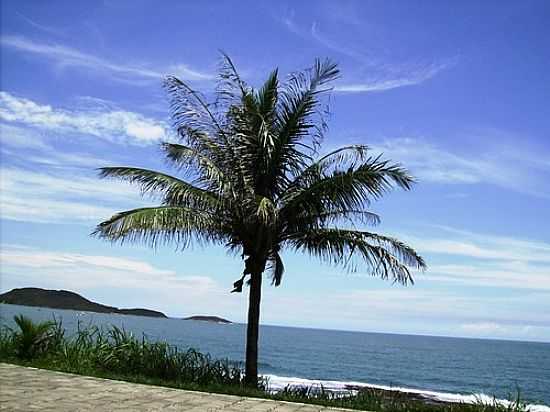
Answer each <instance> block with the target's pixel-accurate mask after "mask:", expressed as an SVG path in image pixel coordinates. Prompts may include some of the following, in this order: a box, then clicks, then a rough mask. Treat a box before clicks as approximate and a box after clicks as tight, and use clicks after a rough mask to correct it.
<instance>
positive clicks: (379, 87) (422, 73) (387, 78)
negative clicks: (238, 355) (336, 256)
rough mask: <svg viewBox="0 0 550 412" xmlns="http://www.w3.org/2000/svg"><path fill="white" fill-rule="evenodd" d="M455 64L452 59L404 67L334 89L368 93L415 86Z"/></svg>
mask: <svg viewBox="0 0 550 412" xmlns="http://www.w3.org/2000/svg"><path fill="white" fill-rule="evenodd" d="M454 64H455V63H454V61H450V62H445V63H437V64H428V65H425V66H421V67H419V68H414V67H406V68H405V67H404V68H401V69H400V70H399V71H400V72H401V73H394V74H384V75H378V76H377V77H371V78H365V79H362V80H361V81H359V82H356V83H343V84H338V85H336V86H335V87H334V91H336V92H341V93H368V92H381V91H385V90H391V89H397V88H399V87H404V86H414V85H418V84H421V83H424V82H425V81H427V80H429V79H431V78H432V77H434V76H436V75H437V74H438V73H439V72H441V71H442V70H445V69H447V68H449V67H451V66H453V65H454ZM394 71H395V70H394Z"/></svg>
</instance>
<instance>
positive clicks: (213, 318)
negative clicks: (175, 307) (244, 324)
mask: <svg viewBox="0 0 550 412" xmlns="http://www.w3.org/2000/svg"><path fill="white" fill-rule="evenodd" d="M183 320H200V321H202V322H212V323H224V324H227V323H233V322H231V321H230V320H227V319H224V318H220V317H218V316H206V315H195V316H189V317H188V318H183Z"/></svg>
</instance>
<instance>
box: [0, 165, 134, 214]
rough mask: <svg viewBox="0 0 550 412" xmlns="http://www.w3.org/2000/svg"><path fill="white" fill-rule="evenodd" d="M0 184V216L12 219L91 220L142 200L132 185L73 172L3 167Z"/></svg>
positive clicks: (131, 206)
mask: <svg viewBox="0 0 550 412" xmlns="http://www.w3.org/2000/svg"><path fill="white" fill-rule="evenodd" d="M0 188H1V192H2V193H1V194H0V209H1V211H2V218H3V219H9V220H16V221H27V222H39V223H85V224H93V223H97V222H99V221H100V220H101V219H106V218H108V217H109V216H111V215H112V214H114V213H115V212H116V211H120V210H124V209H130V208H134V207H139V206H143V205H144V204H145V203H144V201H143V200H142V199H141V198H140V197H139V195H138V194H137V191H136V190H135V188H131V187H129V186H127V185H124V184H122V183H120V182H115V181H100V180H99V179H97V178H89V177H82V176H75V175H74V174H71V175H68V176H65V177H59V176H52V175H47V174H43V173H36V172H32V171H27V170H22V169H16V168H3V169H1V170H0Z"/></svg>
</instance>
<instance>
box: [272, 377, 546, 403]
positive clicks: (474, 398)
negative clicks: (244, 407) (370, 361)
mask: <svg viewBox="0 0 550 412" xmlns="http://www.w3.org/2000/svg"><path fill="white" fill-rule="evenodd" d="M263 376H264V377H265V378H267V379H268V382H269V390H271V391H273V392H278V391H280V390H282V389H284V388H285V387H287V386H313V387H319V388H320V387H321V386H323V388H324V390H327V391H331V392H340V393H342V392H355V391H352V390H350V389H348V388H349V387H360V388H373V389H383V390H392V391H398V392H406V393H413V394H416V395H421V396H423V397H425V398H427V399H433V400H436V401H442V402H455V403H459V402H462V403H476V402H480V401H481V402H484V403H492V402H493V397H492V396H489V395H486V394H484V393H479V394H471V395H465V394H461V393H447V392H436V391H428V390H421V389H414V388H405V387H399V386H385V385H375V384H370V383H365V382H353V381H349V382H342V381H330V380H316V379H304V378H296V377H287V376H277V375H263ZM497 402H499V403H501V404H502V405H504V406H507V405H509V404H510V401H508V400H505V399H497ZM527 407H528V409H529V411H530V412H550V406H546V405H536V404H529V405H527Z"/></svg>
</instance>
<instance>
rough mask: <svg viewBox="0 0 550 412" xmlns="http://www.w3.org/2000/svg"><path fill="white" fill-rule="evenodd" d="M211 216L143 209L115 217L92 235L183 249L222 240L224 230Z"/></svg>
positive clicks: (179, 209)
mask: <svg viewBox="0 0 550 412" xmlns="http://www.w3.org/2000/svg"><path fill="white" fill-rule="evenodd" d="M216 222H219V219H215V218H214V216H213V215H212V214H211V213H208V212H204V211H199V210H195V209H191V208H186V207H181V206H159V207H145V208H138V209H133V210H128V211H125V212H121V213H117V214H115V215H114V216H112V217H111V218H110V219H108V220H106V221H104V222H102V223H100V224H99V225H98V226H97V227H96V229H95V230H94V232H93V233H92V235H94V236H98V237H100V238H103V239H107V240H110V241H113V242H120V243H124V242H131V243H137V242H143V243H146V244H148V245H150V246H152V247H155V246H156V245H157V244H158V243H162V244H167V243H170V242H173V243H175V244H176V245H177V246H178V247H181V248H185V247H187V246H188V244H189V242H190V241H191V240H194V241H197V242H199V243H201V242H202V243H206V242H213V241H220V240H223V239H225V233H224V230H223V228H222V227H221V226H220V225H219V224H216Z"/></svg>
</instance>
